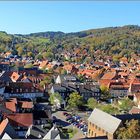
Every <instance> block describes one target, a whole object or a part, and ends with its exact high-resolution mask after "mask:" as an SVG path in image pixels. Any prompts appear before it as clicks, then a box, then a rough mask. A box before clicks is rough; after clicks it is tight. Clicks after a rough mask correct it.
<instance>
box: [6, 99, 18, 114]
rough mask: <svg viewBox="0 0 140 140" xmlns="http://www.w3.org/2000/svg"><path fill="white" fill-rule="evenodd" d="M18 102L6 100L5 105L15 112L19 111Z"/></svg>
mask: <svg viewBox="0 0 140 140" xmlns="http://www.w3.org/2000/svg"><path fill="white" fill-rule="evenodd" d="M16 105H17V103H15V102H13V101H6V102H5V107H6V108H7V109H9V110H10V111H12V112H13V113H14V112H16V111H17V106H16Z"/></svg>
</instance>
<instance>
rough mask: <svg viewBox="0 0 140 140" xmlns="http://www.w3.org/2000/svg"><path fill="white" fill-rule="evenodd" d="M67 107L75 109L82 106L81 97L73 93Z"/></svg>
mask: <svg viewBox="0 0 140 140" xmlns="http://www.w3.org/2000/svg"><path fill="white" fill-rule="evenodd" d="M68 105H69V107H70V108H71V109H77V108H78V106H80V105H82V96H80V95H79V94H78V93H77V92H73V93H71V94H70V96H69V100H68Z"/></svg>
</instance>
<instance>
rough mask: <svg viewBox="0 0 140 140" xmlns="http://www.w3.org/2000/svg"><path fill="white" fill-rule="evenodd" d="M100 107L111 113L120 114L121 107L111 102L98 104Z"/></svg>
mask: <svg viewBox="0 0 140 140" xmlns="http://www.w3.org/2000/svg"><path fill="white" fill-rule="evenodd" d="M98 108H100V109H101V110H102V111H104V112H106V113H109V114H119V109H118V108H117V107H114V106H112V105H111V104H106V105H98Z"/></svg>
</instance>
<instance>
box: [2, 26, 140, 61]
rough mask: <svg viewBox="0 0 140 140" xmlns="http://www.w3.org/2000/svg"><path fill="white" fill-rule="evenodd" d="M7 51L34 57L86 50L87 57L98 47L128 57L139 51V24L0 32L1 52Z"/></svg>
mask: <svg viewBox="0 0 140 140" xmlns="http://www.w3.org/2000/svg"><path fill="white" fill-rule="evenodd" d="M78 50H80V51H79V52H78ZM6 51H11V52H12V53H13V54H17V55H20V56H29V57H33V58H35V59H43V58H44V59H45V58H56V54H59V53H62V52H70V53H73V52H75V51H77V53H78V55H82V54H85V57H86V56H89V57H94V55H95V52H96V53H97V51H99V52H100V55H102V56H104V55H110V56H113V57H116V58H119V57H122V56H126V57H128V58H129V57H131V56H132V55H133V54H139V53H140V26H136V25H128V26H123V27H110V28H102V29H92V30H86V31H81V32H75V33H63V32H40V33H32V34H29V35H11V34H7V33H6V32H0V52H6ZM85 57H82V59H85Z"/></svg>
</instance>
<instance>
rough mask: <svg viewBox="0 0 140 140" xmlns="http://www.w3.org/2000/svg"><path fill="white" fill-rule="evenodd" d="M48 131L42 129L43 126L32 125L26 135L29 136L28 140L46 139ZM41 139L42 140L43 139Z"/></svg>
mask: <svg viewBox="0 0 140 140" xmlns="http://www.w3.org/2000/svg"><path fill="white" fill-rule="evenodd" d="M47 132H48V131H47V130H46V129H43V128H41V126H39V125H33V126H32V125H31V126H30V127H29V129H28V131H27V133H26V135H27V136H28V138H29V139H30V138H34V139H38V138H39V136H41V137H44V136H45V135H46V134H47ZM41 137H40V138H41Z"/></svg>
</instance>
